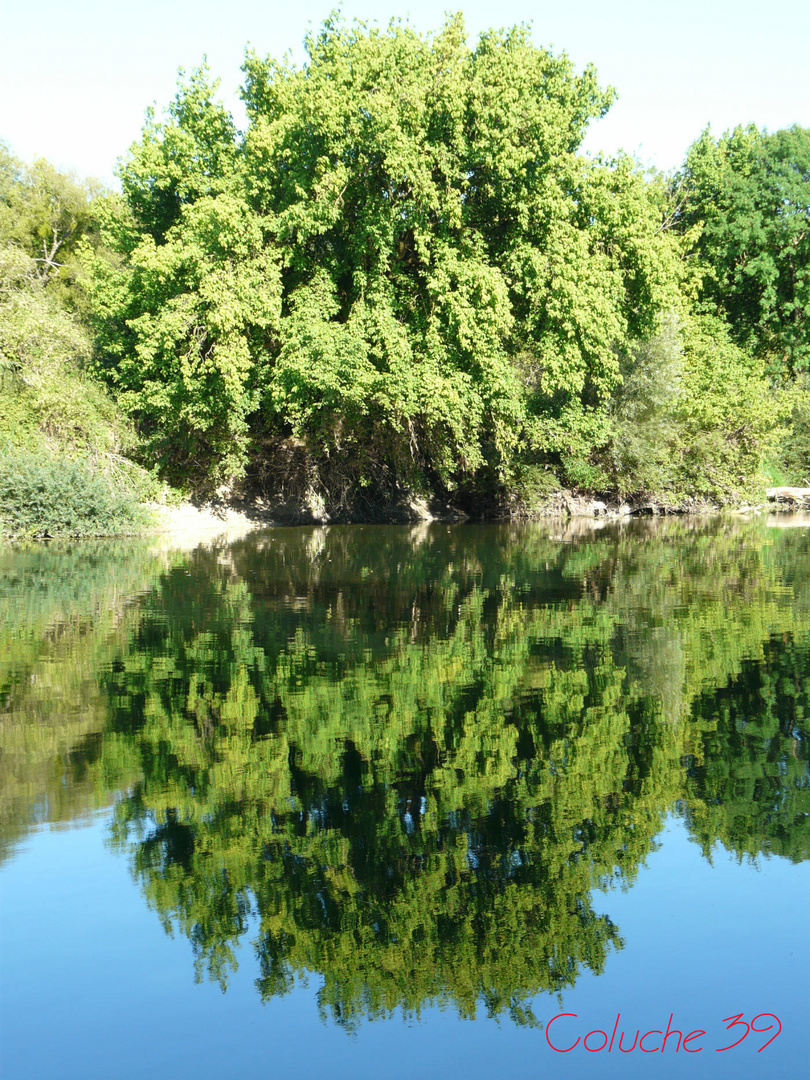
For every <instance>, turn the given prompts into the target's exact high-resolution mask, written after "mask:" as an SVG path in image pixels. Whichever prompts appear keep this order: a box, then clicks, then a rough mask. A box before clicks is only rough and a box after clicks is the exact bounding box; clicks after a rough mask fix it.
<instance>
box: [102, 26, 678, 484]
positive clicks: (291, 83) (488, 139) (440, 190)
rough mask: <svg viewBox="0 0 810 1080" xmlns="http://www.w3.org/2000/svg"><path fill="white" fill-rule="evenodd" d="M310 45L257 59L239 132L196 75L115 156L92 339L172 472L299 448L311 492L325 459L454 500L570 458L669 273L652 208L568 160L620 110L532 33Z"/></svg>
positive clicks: (642, 188) (667, 284)
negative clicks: (252, 450)
mask: <svg viewBox="0 0 810 1080" xmlns="http://www.w3.org/2000/svg"><path fill="white" fill-rule="evenodd" d="M306 46H307V51H308V60H307V63H306V64H305V65H304V67H303V68H302V69H296V68H294V67H293V66H291V65H289V64H287V63H277V62H275V61H272V60H269V59H268V60H262V59H260V58H259V57H258V56H256V55H255V54H252V53H249V54H248V56H247V59H246V62H245V67H244V71H245V75H246V81H245V87H244V100H245V104H246V108H247V113H248V121H249V123H248V127H247V130H246V132H245V134H244V136H243V137H242V138H241V139H240V138H239V137H238V136H237V134H236V132H235V129H234V126H233V123H232V121H231V119H230V117H229V116H228V115H227V113H226V112H225V111H224V110H223V108H222V106H221V105H220V104H219V103H218V102H217V101H216V100H215V96H214V94H215V86H214V85H211V84H209V82H208V80H207V77H206V73H205V70H204V69H203V70H200V71H197V72H195V73H193V74H192V76H191V78H190V79H189V80H188V81H187V82H185V83H184V84H182V85H181V87H180V90H179V92H178V95H177V98H176V100H175V102H174V103H173V104H172V106H171V107H170V108H169V110H168V114H167V116H166V118H165V120H164V121H163V122H157V121H156V120H155V119H154V117H150V118H149V120H148V122H147V126H146V128H145V130H144V134H143V138H142V139H141V141H140V142H139V143H137V144H136V145H135V146H134V147H133V148H132V150H131V153H130V156H129V158H128V160H127V161H126V162H125V163H124V166H123V169H122V174H121V176H122V185H123V188H124V195H125V199H126V202H127V207H128V216H127V215H123V216H122V215H118V216H117V217H114V218H112V219H110V221H109V222H108V225H107V228H106V232H105V236H106V237H107V239H108V241H109V242H110V243H111V244H114V245H115V246H116V248H117V250H118V251H119V253H120V255H121V256H122V258H123V262H122V264H121V265H120V266H119V267H117V268H113V267H111V266H109V265H100V264H99V263H98V261H97V263H96V265H95V267H94V269H93V274H94V280H95V284H94V302H95V306H96V313H97V333H98V342H99V347H100V349H101V353H102V355H103V357H104V360H103V365H104V370H106V372H107V374H108V377H109V378H110V379H111V380H112V382H113V384H114V385H116V386H117V387H118V388H120V390H121V392H122V395H121V400H122V402H124V403H125V405H126V407H127V409H128V410H129V411H130V413H131V415H132V416H134V417H136V418H137V420H138V422H139V424H140V425H141V428H142V430H143V431H144V432H145V433H146V435H147V438H148V440H149V446H150V447H151V448H152V450H153V452H155V453H157V454H159V455H160V464H161V468H162V469H163V470H164V472H165V473H166V474H167V475H172V473H180V474H185V475H188V474H194V475H196V476H197V477H198V478H204V477H209V478H212V479H215V480H216V479H219V478H221V477H226V476H228V475H229V474H238V473H239V472H240V471H241V470H242V469H243V468H244V465H245V462H246V460H247V456H248V453H249V446H250V437H251V435H252V436H254V437H257V438H258V442H263V443H266V442H267V440H268V439H271V440H272V439H273V438H275V439H277V440H278V439H284V438H289V437H293V438H296V439H300V440H303V441H304V442H305V443H306V445H307V447H308V449H309V451H310V453H311V454H312V456H313V460H314V461H315V462H316V463H317V468H318V469H319V470H320V475H321V480H322V487H325V486H326V483H327V477H328V476H329V475H330V473H334V472H335V470H334V468H332V466H331V464H328V463H333V462H334V461H335V460H336V459H340V460H342V461H346V462H349V463H351V462H360V463H363V464H362V465H359V466H358V468H357V469H356V470H352V469H348V470H345V471H344V473H343V476H342V477H339V478H338V480H337V481H336V486H337V487H338V488H340V489H341V490H342V489H343V486H345V485H344V482H345V480H346V476H347V475H348V476H349V477H350V481H349V482H350V483H351V484H352V485H354V487H355V489H360V488H362V487H363V486H364V484H367V483H369V482H371V483H374V484H378V483H381V482H384V483H385V484H386V485H387V488H388V492H389V494H390V493H393V492H396V491H398V490H401V489H402V488H403V487H405V488H411V489H414V488H416V489H420V488H425V487H427V488H429V489H432V490H434V491H438V492H440V493H444V494H447V493H448V492H449V491H451V490H452V489H453V488H455V487H456V486H457V485H459V484H466V485H467V487H468V488H469V487H470V485H471V484H472V485H473V487H474V485H475V482H476V480H475V478H476V477H478V476H480V477H484V478H486V482H487V483H490V484H491V483H494V484H495V485H497V484H502V483H504V482H505V481H507V480H508V478H509V475H510V470H511V468H512V466H514V465H516V464H517V463H518V461H519V457H520V455H521V454H524V453H526V454H528V455H529V458H530V457H531V454H532V453H534V454H536V453H538V452H541V453H545V454H546V455H552V456H553V455H555V454H561V453H562V454H567V455H569V456H571V455H573V456H577V455H578V456H579V457H584V456H585V454H587V451H588V450H589V449H590V448H591V447H592V446H593V445H594V444H595V443H598V442H599V441H601V439H602V438H603V437H604V432H605V427H606V414H605V405H606V402H607V399H608V396H609V393H610V391H611V389H612V388H613V387H614V386H615V384H616V382H617V380H618V363H617V359H616V357H617V349H622V348H625V347H629V343H630V342H632V341H633V340H635V339H640V338H644V337H646V336H648V335H649V334H650V333H651V332H652V329H653V328H654V326H655V322H656V318H657V315H658V313H659V312H661V311H663V310H666V309H667V308H668V307H671V306H672V305H674V304H677V295H676V293H677V281H678V278H679V273H680V271H679V268H678V262H677V251H676V247H677V245H676V242H675V239H674V237H673V236H672V235H670V234H669V233H667V232H666V231H662V230H661V229H660V228H659V226H660V223H661V215H662V207H663V191H662V190H661V189H660V187H657V186H656V185H651V184H649V183H647V181H646V179H645V178H644V176H643V175H642V174H641V172H640V171H639V170H638V169H637V168H636V167H635V166H634V165H633V164H632V163H631V162H630V161H629V160H627V159H620V160H619V161H616V162H614V163H607V162H602V161H592V160H587V159H585V158H583V157H581V156H578V154H577V149H578V147H579V144H580V142H581V140H582V137H583V135H584V133H585V129H586V126H587V124H588V122H589V120H591V119H593V118H597V117H599V116H601V115H602V114H603V113H604V112H605V110H606V109H607V108H608V106H609V104H610V102H611V100H612V96H613V95H612V91H603V90H601V89H600V88H599V87H598V85H597V82H596V77H595V73H594V72H593V70H592V69H591V68H586V69H585V71H584V72H583V73H582V74H579V75H578V74H576V73H575V72H574V70H573V67H572V65H571V63H570V61H569V60H568V58H567V57H566V56H565V55H559V56H554V55H553V54H551V53H549V52H547V51H546V50H543V49H537V48H535V47H534V46H533V45H532V44H531V41H530V39H529V35H528V32H527V31H526V30H525V29H524V28H515V29H513V30H510V31H508V32H491V33H487V34H485V35H483V36H482V37H481V39H480V41H479V42H478V44H477V46H476V47H475V48H474V49H470V48H468V46H467V45H466V34H465V30H464V27H463V23H462V21H461V19H460V18H459V17H452V18H450V19H449V21H448V22H447V23H446V25H445V26H444V27H443V28H442V29H441V30H440V31H438V32H437V33H436V34H435V35H433V36H432V37H421V36H419V35H418V34H417V33H415V32H414V31H413V30H412V29H411V28H409V27H407V26H403V25H399V24H392V25H391V26H390V27H389V28H388V29H387V30H386V31H380V30H377V29H374V28H366V27H364V26H362V25H356V26H354V27H347V26H345V25H344V24H342V23H341V22H340V21H339V20H337V19H331V20H329V21H327V23H325V24H324V27H323V29H322V30H321V31H320V32H319V33H318V34H313V35H310V36H309V37H308V38H307V41H306ZM325 493H326V495H327V496H328V497H330V498H331V497H332V496H333V493H332V492H330V491H326V492H325ZM335 497H337V496H335Z"/></svg>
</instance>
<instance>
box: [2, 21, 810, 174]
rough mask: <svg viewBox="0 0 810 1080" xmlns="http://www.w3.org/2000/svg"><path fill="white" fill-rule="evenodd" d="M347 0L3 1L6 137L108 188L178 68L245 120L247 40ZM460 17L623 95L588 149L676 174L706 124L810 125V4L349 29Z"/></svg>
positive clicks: (281, 35)
mask: <svg viewBox="0 0 810 1080" xmlns="http://www.w3.org/2000/svg"><path fill="white" fill-rule="evenodd" d="M335 6H337V5H336V3H335V0H285V2H279V0H140V2H139V3H138V4H125V5H117V4H114V3H112V2H111V0H70V2H67V0H39V2H38V3H36V4H30V5H24V4H23V3H22V2H21V0H0V140H4V141H6V142H7V143H9V144H10V146H11V149H12V151H13V152H14V153H15V154H16V155H17V156H18V157H20V158H22V159H23V160H25V161H30V160H32V159H33V158H34V157H35V156H42V157H46V158H48V159H49V160H50V161H52V162H53V163H54V164H55V165H57V166H59V167H61V168H64V169H70V170H73V171H75V172H76V173H78V174H79V175H80V176H96V177H98V178H99V179H101V180H103V181H104V182H106V183H110V184H114V183H115V180H114V176H115V167H116V162H117V160H118V159H119V158H120V157H121V156H122V155H124V154H126V152H127V149H128V148H129V146H130V145H131V144H132V142H133V141H134V140H135V139H137V138H138V136H139V134H140V131H141V127H142V124H143V119H144V112H145V109H146V108H147V106H149V105H151V104H156V105H157V107H158V110H161V109H162V108H163V107H164V106H165V105H166V104H168V102H169V101H171V99H172V98H173V96H174V92H175V87H176V82H177V71H178V68H180V67H183V68H185V69H187V70H188V69H190V68H193V67H195V66H196V65H198V64H199V63H200V61H201V60H202V58H203V56H204V55H207V58H208V63H209V66H210V68H211V70H212V73H213V74H214V75H217V76H218V77H219V78H220V79H221V91H220V93H221V96H222V98H223V99H224V101H225V102H226V104H227V105H228V106H229V108H231V109H232V111H233V112H234V115H235V116H236V118H237V124H238V123H239V120H240V118H241V111H240V110H241V103H240V102H239V98H238V93H237V91H238V87H239V85H240V82H241V79H242V75H241V72H240V65H241V63H242V59H243V56H244V50H245V47H246V45H248V44H250V45H251V46H252V47H253V48H254V49H256V51H257V52H258V53H259V54H260V55H263V56H264V55H271V56H275V57H281V56H282V55H284V54H285V53H291V54H292V56H293V58H294V59H295V60H296V61H298V62H300V61H302V60H303V57H304V53H303V49H302V40H303V37H304V34H305V33H306V32H307V29H308V28H317V27H318V26H319V25H320V24H321V22H322V21H323V20H324V18H325V17H326V16H327V15H328V14H329V12H330V11H331V10H332V9H333V8H334V7H335ZM444 10H453V11H456V10H461V11H463V12H464V14H465V17H466V25H467V29H468V32H469V40H470V44H474V43H475V40H476V39H477V36H478V34H479V33H481V31H483V30H486V29H489V28H491V27H493V26H497V27H501V26H511V25H514V24H515V23H530V24H531V26H532V34H533V38H534V42H535V44H536V45H542V46H544V47H547V48H551V49H552V51H554V52H566V53H567V54H568V55H569V56H570V57H571V59H572V61H573V62H574V64H575V66H576V67H577V69H578V70H581V69H582V68H583V67H584V66H585V64H587V63H593V64H594V65H595V66H596V69H597V71H598V74H599V78H600V82H601V83H602V85H611V86H613V87H615V88H616V90H617V91H618V95H619V97H618V100H617V102H616V103H615V104H614V105H613V107H612V109H611V110H610V112H609V113H608V115H607V116H606V117H605V118H604V119H602V120H600V121H599V122H598V123H595V124H593V125H592V127H591V128H590V130H589V132H588V135H587V137H586V141H585V144H584V148H585V149H586V150H588V151H592V152H596V151H603V152H605V153H607V154H612V153H615V152H616V151H617V150H618V149H624V150H627V151H629V152H630V153H633V154H635V155H636V156H637V157H638V158H639V160H640V161H641V162H642V163H644V164H645V165H653V166H655V167H657V168H659V169H664V170H669V169H673V168H677V167H678V165H679V164H680V163H681V162H682V160H683V157H684V154H685V152H686V150H687V148H688V146H689V145H690V144H691V143H692V142H693V141H694V140H695V139H696V138H697V137H698V136H699V135H700V133H701V131H702V130H703V129H704V128H705V127H706V126H707V125H709V124H710V125H711V128H712V130H713V131H714V132H715V134H721V133H722V132H723V131H725V130H727V129H729V128H733V127H735V126H736V125H737V124H748V123H754V124H757V125H758V126H759V127H766V128H767V129H768V130H770V131H775V130H777V129H778V128H781V127H787V126H789V125H791V124H800V125H802V126H804V127H810V64H808V55H810V3H808V2H807V0H770V2H769V3H764V2H763V0H756V2H752V0H679V2H678V3H667V4H664V3H661V2H660V0H600V2H596V0H579V2H578V3H575V4H569V5H564V4H562V3H560V0H556V2H555V3H553V4H552V3H539V2H534V3H532V2H528V0H500V2H499V3H497V4H493V3H491V2H486V3H485V2H484V0H466V2H463V3H462V2H460V0H459V2H458V3H457V4H448V7H447V8H440V7H436V6H435V5H433V4H430V3H427V2H426V0H402V2H401V3H399V4H392V3H390V2H388V0H346V2H345V3H343V4H342V5H341V11H342V13H343V16H344V18H345V19H347V20H352V19H354V18H361V19H365V20H368V21H375V22H378V23H380V24H382V25H385V24H387V23H388V21H389V20H390V19H391V18H393V17H397V18H407V19H408V21H409V22H410V23H411V24H412V25H413V26H415V27H416V28H417V29H418V30H420V31H423V32H428V31H430V30H435V29H437V28H438V26H439V25H440V24H441V23H442V22H443V20H444V14H443V12H444Z"/></svg>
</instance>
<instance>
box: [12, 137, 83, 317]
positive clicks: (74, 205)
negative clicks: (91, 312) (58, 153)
mask: <svg viewBox="0 0 810 1080" xmlns="http://www.w3.org/2000/svg"><path fill="white" fill-rule="evenodd" d="M101 193H102V187H101V185H100V184H99V183H98V182H97V181H94V180H83V181H82V180H79V179H77V177H76V176H74V175H73V174H72V173H63V172H60V171H59V170H58V169H56V168H54V166H53V165H51V164H50V163H49V162H47V161H45V160H44V159H43V158H37V159H36V160H35V161H34V163H33V164H32V165H30V166H29V165H25V164H23V163H22V162H20V161H18V160H17V159H16V158H14V157H13V156H12V155H11V153H10V152H9V150H8V147H7V146H6V145H5V144H4V143H2V142H0V246H5V245H10V246H12V247H13V248H14V249H16V250H19V251H23V252H25V254H27V255H28V256H29V257H30V258H31V260H32V263H31V270H30V273H31V275H32V276H33V277H35V278H36V279H38V280H39V281H40V282H41V283H42V284H43V285H47V286H48V289H49V291H50V292H51V293H53V294H55V295H57V296H58V297H59V299H60V300H61V301H63V302H64V303H66V304H67V305H68V306H69V307H72V308H73V307H77V306H80V307H81V306H83V298H82V295H81V291H80V290H79V289H78V287H77V279H78V276H79V264H78V261H77V258H76V256H77V252H78V250H79V247H80V246H81V244H82V243H83V242H85V243H87V242H95V241H96V240H97V237H96V226H95V220H94V214H93V207H92V203H93V200H94V199H96V198H98V197H99V196H100V195H101Z"/></svg>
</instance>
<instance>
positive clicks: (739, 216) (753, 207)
mask: <svg viewBox="0 0 810 1080" xmlns="http://www.w3.org/2000/svg"><path fill="white" fill-rule="evenodd" d="M676 182H677V185H678V187H679V189H680V193H681V195H682V198H683V208H682V212H681V215H680V224H681V227H682V228H683V229H686V230H689V229H694V230H695V239H694V240H693V244H692V250H693V252H694V253H695V254H696V255H697V256H698V257H699V259H700V263H701V270H702V274H703V279H702V285H701V288H700V296H701V297H702V299H703V300H704V302H705V303H707V304H710V305H711V307H712V308H713V309H714V310H715V311H716V312H717V313H719V314H722V315H723V316H724V317H725V318H726V319H727V320H728V323H729V327H730V331H731V334H732V336H733V338H734V340H735V341H736V342H737V344H739V345H742V346H744V347H746V348H750V349H751V350H753V351H754V352H755V353H756V354H757V355H759V356H761V357H764V358H767V360H768V363H769V366H770V369H771V373H772V374H773V375H775V376H777V377H780V378H785V377H788V378H789V377H792V376H793V375H795V374H797V373H798V372H802V371H808V370H810V129H807V128H801V127H792V128H788V129H786V130H783V131H776V132H773V133H768V132H766V131H759V130H758V129H757V128H756V127H754V126H753V125H750V126H748V127H746V128H742V127H738V128H735V130H734V131H732V132H727V133H726V134H725V135H722V136H721V137H720V138H718V139H715V138H714V137H713V136H712V134H711V132H710V131H709V130H708V129H707V130H706V131H705V132H704V133H703V135H702V136H701V137H700V138H699V139H698V140H697V142H695V143H694V144H693V145H692V147H691V148H690V149H689V152H688V154H687V158H686V163H685V165H684V168H683V170H682V171H681V173H680V174H679V176H678V177H677V181H676Z"/></svg>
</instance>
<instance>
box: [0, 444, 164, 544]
mask: <svg viewBox="0 0 810 1080" xmlns="http://www.w3.org/2000/svg"><path fill="white" fill-rule="evenodd" d="M145 524H146V518H145V515H144V514H143V512H142V511H141V510H140V509H139V507H138V505H137V503H136V501H135V499H134V497H133V495H132V493H131V492H127V491H122V490H120V489H119V490H116V487H115V486H114V485H113V484H112V483H111V482H110V479H109V478H107V477H105V476H104V475H102V474H101V473H99V472H98V471H97V470H96V469H94V468H93V467H92V465H91V464H90V463H89V462H88V461H86V460H83V459H73V458H68V457H66V456H63V455H54V456H53V457H50V458H45V459H43V458H42V456H41V454H31V453H24V452H11V453H5V454H2V455H0V528H2V532H3V535H4V537H5V538H10V539H19V538H23V537H56V536H115V535H118V534H126V533H132V532H136V531H137V530H138V529H139V528H142V527H143V526H144V525H145Z"/></svg>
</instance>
